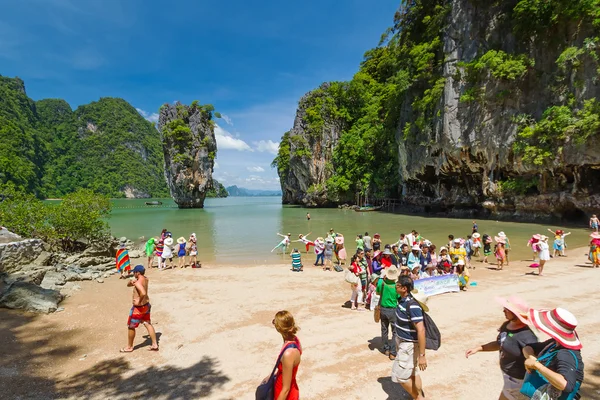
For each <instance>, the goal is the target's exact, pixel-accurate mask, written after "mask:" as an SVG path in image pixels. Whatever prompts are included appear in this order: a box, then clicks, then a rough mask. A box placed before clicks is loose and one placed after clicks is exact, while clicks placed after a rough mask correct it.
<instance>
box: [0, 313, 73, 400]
mask: <svg viewBox="0 0 600 400" xmlns="http://www.w3.org/2000/svg"><path fill="white" fill-rule="evenodd" d="M37 318H38V316H37V315H35V314H29V313H22V312H18V311H7V310H0V342H1V343H2V345H1V346H0V388H2V389H1V394H0V398H6V399H18V398H23V399H49V398H55V397H56V396H55V389H54V381H53V380H51V379H48V378H46V377H42V376H38V374H37V371H38V370H40V369H41V368H43V367H45V366H47V365H48V362H50V360H51V357H52V358H54V359H61V358H64V357H69V356H73V355H74V354H75V353H76V352H77V350H78V349H77V348H76V347H74V346H60V347H57V345H56V343H57V342H58V341H60V338H57V337H56V336H54V334H53V333H52V330H53V329H52V328H54V326H53V324H51V323H48V324H45V325H43V326H42V329H40V327H39V326H38V327H37V329H36V331H35V332H34V331H33V330H32V329H31V328H30V327H29V324H31V323H32V322H33V321H35V320H36V319H37ZM64 334H65V335H69V336H75V335H78V334H80V331H79V330H77V329H73V330H71V331H68V332H64Z"/></svg>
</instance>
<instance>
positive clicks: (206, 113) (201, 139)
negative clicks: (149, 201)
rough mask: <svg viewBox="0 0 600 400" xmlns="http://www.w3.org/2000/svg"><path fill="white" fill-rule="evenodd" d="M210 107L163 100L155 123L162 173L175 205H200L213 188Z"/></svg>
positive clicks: (212, 141)
mask: <svg viewBox="0 0 600 400" xmlns="http://www.w3.org/2000/svg"><path fill="white" fill-rule="evenodd" d="M213 111H214V107H213V106H212V105H210V104H209V105H204V106H201V105H199V104H198V102H197V101H194V102H193V103H192V104H191V105H190V106H187V105H183V104H180V103H179V102H178V103H176V104H165V105H163V106H162V107H161V109H160V116H159V120H158V127H159V129H160V132H161V136H162V145H163V154H164V162H165V164H164V165H165V177H166V180H167V185H168V186H169V190H170V191H171V197H173V200H174V201H175V203H177V205H178V206H179V208H202V207H204V199H205V197H206V194H207V192H208V191H209V190H210V189H211V188H213V181H212V173H213V168H214V164H215V157H216V154H217V142H216V139H215V123H214V121H213Z"/></svg>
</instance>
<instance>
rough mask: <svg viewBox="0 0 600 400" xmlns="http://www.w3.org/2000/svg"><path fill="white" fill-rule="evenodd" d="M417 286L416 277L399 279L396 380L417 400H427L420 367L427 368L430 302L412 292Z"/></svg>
mask: <svg viewBox="0 0 600 400" xmlns="http://www.w3.org/2000/svg"><path fill="white" fill-rule="evenodd" d="M413 289H414V284H413V280H412V279H411V278H410V277H409V276H406V275H401V276H400V278H398V282H397V283H396V292H397V293H398V295H400V299H398V307H396V323H395V328H396V335H395V339H396V359H395V360H394V364H393V366H392V382H394V383H399V384H401V385H402V387H403V388H404V390H406V391H407V392H408V393H409V394H410V395H411V397H412V398H413V399H415V400H423V399H425V395H424V393H423V383H422V381H421V377H420V376H419V370H421V371H425V370H426V369H427V359H426V358H425V348H426V345H427V340H426V339H427V338H426V332H425V323H424V315H425V313H424V312H423V311H425V312H427V311H429V308H428V307H427V304H426V303H427V298H425V297H424V296H422V295H419V294H418V293H416V291H415V292H414V293H411V292H413ZM434 326H435V325H434ZM436 329H437V328H436ZM438 334H439V331H438ZM438 347H439V342H438Z"/></svg>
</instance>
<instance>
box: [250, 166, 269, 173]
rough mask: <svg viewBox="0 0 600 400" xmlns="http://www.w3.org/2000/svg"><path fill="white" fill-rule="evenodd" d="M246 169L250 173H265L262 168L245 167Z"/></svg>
mask: <svg viewBox="0 0 600 400" xmlns="http://www.w3.org/2000/svg"><path fill="white" fill-rule="evenodd" d="M246 169H247V170H248V171H250V172H265V169H264V168H263V167H259V166H256V167H246Z"/></svg>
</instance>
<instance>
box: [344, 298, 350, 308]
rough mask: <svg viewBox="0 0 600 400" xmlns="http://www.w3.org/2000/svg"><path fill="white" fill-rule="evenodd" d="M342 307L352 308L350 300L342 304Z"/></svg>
mask: <svg viewBox="0 0 600 400" xmlns="http://www.w3.org/2000/svg"><path fill="white" fill-rule="evenodd" d="M342 308H352V303H351V302H350V300H348V301H346V302H345V303H344V304H342Z"/></svg>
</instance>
